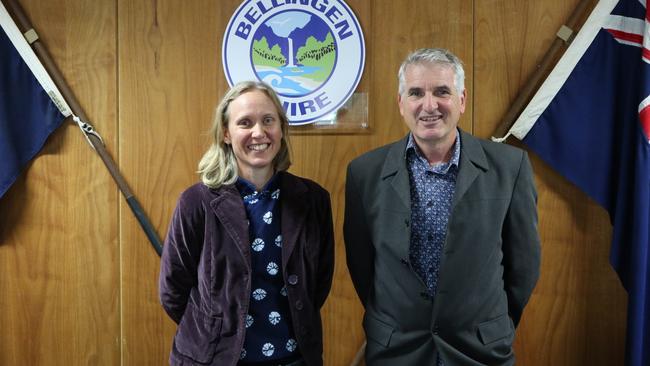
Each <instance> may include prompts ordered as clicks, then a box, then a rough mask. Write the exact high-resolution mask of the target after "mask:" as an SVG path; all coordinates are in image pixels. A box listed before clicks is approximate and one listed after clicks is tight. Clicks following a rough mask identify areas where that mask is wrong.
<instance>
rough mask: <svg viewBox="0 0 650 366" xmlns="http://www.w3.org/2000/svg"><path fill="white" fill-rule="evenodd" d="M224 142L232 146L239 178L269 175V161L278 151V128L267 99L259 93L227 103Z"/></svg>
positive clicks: (275, 116)
mask: <svg viewBox="0 0 650 366" xmlns="http://www.w3.org/2000/svg"><path fill="white" fill-rule="evenodd" d="M228 113H229V121H228V126H227V129H226V131H225V133H224V141H225V142H226V143H227V144H230V145H231V146H232V149H233V152H234V153H235V157H236V159H237V167H238V169H239V175H240V176H241V177H243V178H245V179H248V180H252V179H251V177H253V176H260V175H263V176H268V177H269V178H270V177H271V175H273V159H274V158H275V156H276V155H277V154H278V151H280V145H281V141H282V126H281V121H280V116H279V115H278V111H277V109H276V108H275V104H273V102H272V101H271V99H270V98H269V97H268V96H267V95H266V94H265V93H264V92H262V91H260V90H252V91H249V92H246V93H244V94H242V95H240V96H239V97H237V98H236V99H235V100H233V101H232V102H230V106H229V107H228Z"/></svg>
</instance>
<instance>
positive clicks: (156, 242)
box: [4, 0, 162, 256]
mask: <svg viewBox="0 0 650 366" xmlns="http://www.w3.org/2000/svg"><path fill="white" fill-rule="evenodd" d="M4 3H5V4H6V5H7V10H8V11H9V13H10V14H11V15H12V17H13V18H14V19H15V21H16V23H17V25H18V27H19V28H20V31H21V32H23V35H25V38H26V39H27V41H28V42H29V43H30V44H31V46H32V49H33V50H34V52H35V53H36V55H37V56H38V58H39V60H40V61H41V63H42V64H43V66H44V67H45V69H46V70H47V72H48V74H49V75H50V77H51V78H52V80H53V81H54V83H55V84H56V86H57V87H58V88H59V90H60V91H61V94H62V95H63V98H64V99H65V100H66V102H67V103H68V105H69V106H70V109H71V110H72V112H73V114H74V115H75V116H76V117H78V118H75V122H77V124H78V125H79V127H80V129H81V130H82V131H83V133H84V135H85V137H86V140H88V143H90V145H91V147H92V148H93V149H94V150H95V151H96V152H97V154H99V157H100V158H101V159H102V161H103V162H104V165H106V168H107V169H108V171H109V172H110V174H111V176H112V177H113V180H114V181H115V183H117V186H118V187H119V189H120V191H121V192H122V194H123V195H124V198H125V199H126V202H127V203H128V204H129V207H130V208H131V211H132V212H133V214H134V215H135V217H136V218H137V219H138V222H139V223H140V226H141V227H142V230H144V232H145V234H146V235H147V238H148V239H149V241H150V242H151V245H152V246H153V248H154V250H155V251H156V253H158V255H159V256H160V255H161V254H162V244H161V241H160V238H159V237H158V234H157V233H156V230H155V229H154V227H153V225H151V222H150V221H149V219H148V218H147V215H146V214H145V213H144V210H143V209H142V206H141V205H140V202H139V201H138V200H137V198H135V196H134V195H133V193H132V192H131V189H130V188H129V186H128V184H127V183H126V181H125V180H124V177H122V174H120V171H119V168H118V167H117V164H115V161H114V160H113V158H112V157H111V156H110V154H109V153H108V151H107V150H106V147H105V146H104V143H103V141H102V140H101V137H100V136H99V134H97V133H96V132H95V131H94V129H93V127H92V126H91V125H90V124H89V123H88V122H87V121H88V117H87V116H86V114H85V113H84V111H83V109H82V108H81V105H80V104H79V102H78V101H77V98H76V97H75V96H74V93H73V92H72V90H71V89H70V87H69V86H68V84H67V83H66V81H65V79H64V78H63V75H62V74H61V72H60V71H59V69H58V67H57V66H56V64H55V63H54V60H52V57H51V56H50V54H49V52H48V51H47V49H46V48H45V46H44V45H43V44H42V42H40V40H39V39H38V36H37V35H36V32H35V31H34V29H33V27H32V25H31V23H30V21H29V19H28V18H27V15H26V14H25V12H24V11H23V9H22V7H21V6H20V4H18V2H17V1H16V0H5V1H4ZM27 35H29V36H27Z"/></svg>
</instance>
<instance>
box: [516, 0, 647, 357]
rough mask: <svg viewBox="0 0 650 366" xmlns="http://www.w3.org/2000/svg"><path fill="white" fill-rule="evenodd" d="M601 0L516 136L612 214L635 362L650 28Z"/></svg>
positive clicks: (643, 282) (641, 290)
mask: <svg viewBox="0 0 650 366" xmlns="http://www.w3.org/2000/svg"><path fill="white" fill-rule="evenodd" d="M648 19H650V15H649V13H648V9H647V4H646V0H619V1H613V0H601V1H600V2H599V3H598V4H597V5H596V7H595V8H594V10H593V12H592V13H591V15H590V17H589V18H588V20H587V22H586V23H585V25H584V26H583V27H582V29H581V30H580V32H579V33H578V35H577V36H576V38H575V39H574V40H573V42H572V43H571V46H570V47H569V48H568V50H567V51H566V53H565V55H564V56H563V57H562V59H561V60H560V61H559V63H558V64H557V66H556V67H555V68H554V70H553V71H552V72H551V74H550V75H549V77H548V78H547V80H546V81H545V82H544V84H543V85H542V86H541V87H540V89H539V91H538V92H537V94H536V95H535V96H534V97H533V99H532V100H531V102H530V104H529V105H528V106H527V107H526V109H525V110H524V112H523V113H522V114H521V116H520V117H519V119H518V120H517V121H516V122H515V125H514V126H513V128H512V129H511V130H510V134H513V135H515V136H516V137H518V138H519V139H521V140H522V141H523V142H524V143H525V144H526V145H528V146H529V147H530V148H531V149H532V150H534V151H535V152H536V153H537V154H538V155H539V156H540V157H541V158H542V159H544V160H545V161H546V162H548V163H549V164H550V165H551V166H552V167H553V168H554V169H556V170H557V171H558V172H560V174H562V175H563V176H565V177H566V178H567V179H568V180H570V181H571V182H573V183H574V184H576V185H577V186H578V187H579V188H581V189H582V190H583V191H584V192H586V193H587V194H588V195H589V196H590V197H592V198H593V199H594V200H595V201H597V202H598V203H599V204H600V205H602V206H603V207H604V208H605V209H607V211H608V212H609V217H610V219H611V222H612V224H613V227H614V229H613V240H612V247H611V252H610V262H611V264H612V266H613V267H614V269H615V270H616V272H617V273H618V276H619V278H620V280H621V282H622V284H623V286H624V287H625V289H626V290H627V293H628V318H627V339H626V365H628V366H632V365H633V366H642V365H643V366H647V365H650V143H649V140H648V139H649V137H650V50H649V48H650V26H649V23H648Z"/></svg>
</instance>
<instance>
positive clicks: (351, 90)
mask: <svg viewBox="0 0 650 366" xmlns="http://www.w3.org/2000/svg"><path fill="white" fill-rule="evenodd" d="M256 1H258V0H256ZM251 3H253V0H246V1H244V2H242V4H241V5H239V7H238V8H237V10H235V13H234V14H233V16H232V17H231V18H230V20H229V21H228V26H227V27H226V31H225V33H224V38H223V46H222V52H221V60H222V64H223V68H224V71H225V76H226V81H228V84H229V85H230V86H233V85H235V83H236V82H234V81H233V80H232V77H231V72H230V67H229V65H228V62H227V57H228V55H227V51H226V50H227V49H228V43H229V40H230V39H229V38H230V37H228V35H229V34H230V32H231V31H232V27H233V26H234V25H235V23H234V20H235V19H237V18H238V17H239V15H240V13H241V12H242V11H243V10H244V9H246V8H247V6H248V5H249V4H251ZM332 3H336V4H339V5H341V6H342V7H343V9H344V10H345V12H346V13H347V15H348V17H349V19H352V20H353V22H352V23H353V25H354V29H355V30H356V31H357V32H358V36H357V37H358V42H359V56H360V62H359V67H358V69H357V71H356V77H355V80H354V82H353V83H352V86H351V87H350V88H349V90H348V91H347V92H346V93H345V95H344V96H343V98H341V99H340V101H339V102H338V103H336V104H335V105H334V106H332V107H329V106H328V108H324V109H323V110H322V111H319V112H317V113H316V115H315V116H310V117H309V118H307V119H303V120H292V118H291V116H290V115H288V114H287V117H288V118H289V124H290V125H292V126H300V125H306V124H311V123H314V122H316V121H317V120H318V119H319V118H321V117H323V116H325V115H327V114H330V113H332V112H335V111H337V110H338V109H339V108H340V107H341V106H342V105H343V104H345V102H347V101H348V99H350V97H351V96H352V94H353V93H354V91H355V90H356V89H357V86H359V82H360V81H361V77H362V76H363V69H364V67H365V62H366V47H365V41H364V35H363V31H362V29H361V27H360V25H359V21H358V19H357V17H356V15H355V14H354V12H353V11H352V9H350V7H349V6H348V4H346V3H345V2H344V1H342V0H334V1H332ZM301 11H304V10H302V9H301ZM251 47H252V41H251ZM246 59H247V60H249V62H251V63H252V60H250V55H246ZM341 61H344V57H340V58H339V57H338V55H337V63H336V64H335V68H338V67H345V65H343V64H341V65H339V64H338V63H339V62H341ZM332 74H333V73H332ZM255 77H256V78H257V75H255ZM331 77H332V75H330V77H328V80H327V81H326V82H324V83H323V85H321V86H320V87H319V89H320V88H321V87H322V86H324V85H325V84H327V82H329V81H330V79H331ZM258 80H259V79H258ZM241 81H243V80H241ZM311 93H312V92H310V93H307V94H304V95H309V94H311ZM304 95H301V96H304ZM278 96H279V97H280V100H281V101H282V102H284V101H285V100H286V99H288V98H290V97H286V96H283V95H280V94H279V93H278Z"/></svg>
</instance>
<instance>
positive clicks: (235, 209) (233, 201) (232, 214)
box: [210, 185, 250, 260]
mask: <svg viewBox="0 0 650 366" xmlns="http://www.w3.org/2000/svg"><path fill="white" fill-rule="evenodd" d="M216 193H217V198H215V199H214V200H212V201H210V207H211V208H212V211H213V212H214V214H215V215H216V216H217V219H218V220H219V221H220V222H221V223H222V225H223V227H224V228H225V229H226V232H227V233H228V235H230V237H231V238H232V239H233V241H234V242H235V243H236V244H237V249H239V251H240V252H241V254H242V255H243V256H244V258H246V260H248V258H249V257H250V242H249V241H250V239H249V234H248V225H247V223H248V218H247V217H246V209H245V208H244V202H243V200H242V198H241V195H240V194H239V191H238V190H237V188H235V186H234V185H228V186H223V187H221V188H220V189H218V190H217V191H216Z"/></svg>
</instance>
